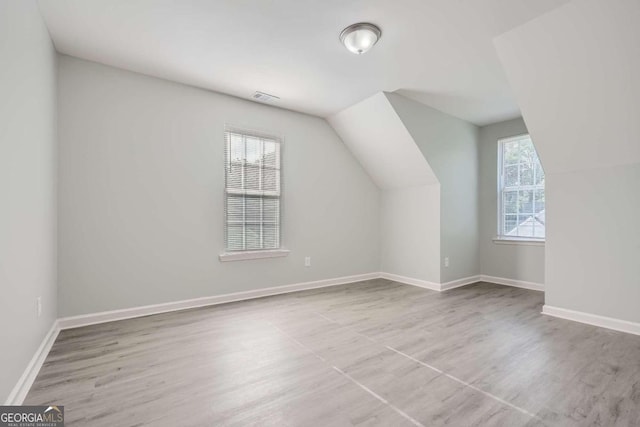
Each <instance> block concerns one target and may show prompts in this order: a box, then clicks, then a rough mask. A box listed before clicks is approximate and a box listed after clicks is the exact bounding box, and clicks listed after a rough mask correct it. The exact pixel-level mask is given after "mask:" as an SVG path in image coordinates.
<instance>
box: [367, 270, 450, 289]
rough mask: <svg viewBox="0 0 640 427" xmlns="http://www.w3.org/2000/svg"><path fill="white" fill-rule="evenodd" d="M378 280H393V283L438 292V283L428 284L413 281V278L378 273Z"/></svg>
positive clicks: (417, 280)
mask: <svg viewBox="0 0 640 427" xmlns="http://www.w3.org/2000/svg"><path fill="white" fill-rule="evenodd" d="M378 277H379V278H381V279H387V280H393V281H394V282H398V283H404V284H405V285H411V286H417V287H419V288H424V289H429V290H432V291H440V290H441V289H440V283H435V282H429V281H427V280H422V279H414V278H413V277H406V276H400V275H398V274H392V273H379V276H378Z"/></svg>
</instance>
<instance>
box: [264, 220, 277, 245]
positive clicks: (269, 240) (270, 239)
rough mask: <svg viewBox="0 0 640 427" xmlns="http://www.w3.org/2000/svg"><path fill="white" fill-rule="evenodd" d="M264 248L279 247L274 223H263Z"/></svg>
mask: <svg viewBox="0 0 640 427" xmlns="http://www.w3.org/2000/svg"><path fill="white" fill-rule="evenodd" d="M263 239H264V249H276V248H279V247H280V237H279V233H278V227H277V226H275V225H269V224H264V225H263Z"/></svg>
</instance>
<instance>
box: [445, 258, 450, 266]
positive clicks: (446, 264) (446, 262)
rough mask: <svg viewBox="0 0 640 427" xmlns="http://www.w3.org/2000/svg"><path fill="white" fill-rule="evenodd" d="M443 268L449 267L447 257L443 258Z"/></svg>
mask: <svg viewBox="0 0 640 427" xmlns="http://www.w3.org/2000/svg"><path fill="white" fill-rule="evenodd" d="M444 266H445V267H449V257H448V256H446V257H444Z"/></svg>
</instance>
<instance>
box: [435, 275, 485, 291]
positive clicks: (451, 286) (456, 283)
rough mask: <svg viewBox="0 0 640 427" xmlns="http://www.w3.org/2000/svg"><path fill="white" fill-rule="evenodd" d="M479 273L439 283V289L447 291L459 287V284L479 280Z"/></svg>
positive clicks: (462, 284) (464, 284) (465, 284)
mask: <svg viewBox="0 0 640 427" xmlns="http://www.w3.org/2000/svg"><path fill="white" fill-rule="evenodd" d="M480 281H481V279H480V275H479V274H477V275H475V276H469V277H464V278H462V279H457V280H452V281H450V282H445V283H442V284H441V285H440V290H441V291H448V290H449V289H454V288H459V287H461V286H467V285H471V284H472V283H476V282H480Z"/></svg>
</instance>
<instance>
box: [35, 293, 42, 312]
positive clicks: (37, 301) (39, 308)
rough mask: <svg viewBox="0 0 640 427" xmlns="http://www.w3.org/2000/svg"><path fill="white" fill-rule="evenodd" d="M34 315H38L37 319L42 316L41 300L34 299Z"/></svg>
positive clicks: (39, 298)
mask: <svg viewBox="0 0 640 427" xmlns="http://www.w3.org/2000/svg"><path fill="white" fill-rule="evenodd" d="M36 313H38V317H40V316H41V315H42V298H41V297H38V298H36Z"/></svg>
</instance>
